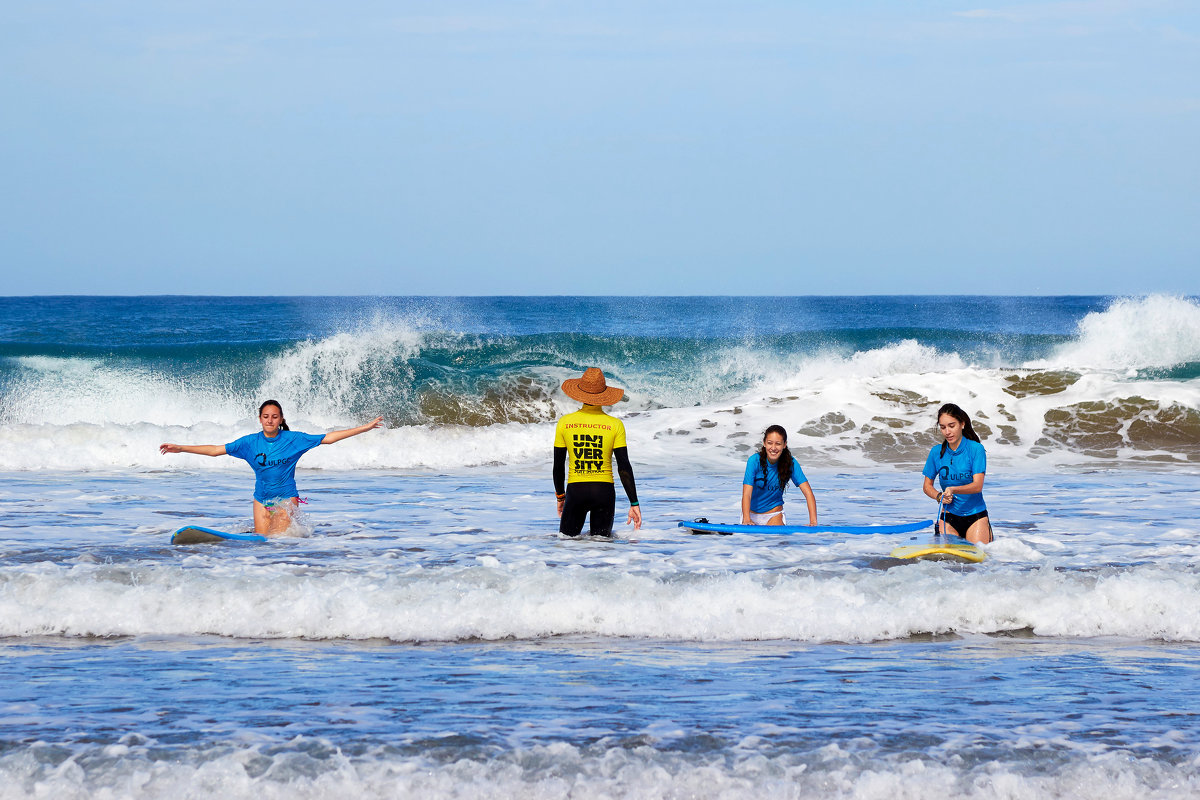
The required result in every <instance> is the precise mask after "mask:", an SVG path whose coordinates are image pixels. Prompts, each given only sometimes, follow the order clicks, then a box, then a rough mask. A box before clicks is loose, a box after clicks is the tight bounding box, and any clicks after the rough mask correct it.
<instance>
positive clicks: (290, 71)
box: [0, 0, 1200, 295]
mask: <svg viewBox="0 0 1200 800" xmlns="http://www.w3.org/2000/svg"><path fill="white" fill-rule="evenodd" d="M975 2H976V0H963V2H927V1H922V0H915V1H914V2H739V3H732V2H730V3H715V2H704V0H699V1H698V2H637V3H632V2H622V1H621V0H617V2H608V3H574V2H529V3H505V2H490V3H478V4H472V3H459V2H454V1H453V0H449V2H441V3H432V2H430V3H408V2H393V3H373V2H360V3H348V4H332V3H310V2H288V3H282V2H276V1H275V0H265V1H264V2H255V3H240V2H239V3H225V2H203V3H198V2H170V3H160V2H154V3H151V2H139V1H136V0H135V1H129V2H126V1H122V0H110V1H109V2H101V3H96V2H70V1H63V2H53V3H43V2H31V1H30V0H16V2H10V3H6V4H4V6H3V8H2V9H0V74H3V75H4V76H5V77H4V79H3V80H0V137H2V138H0V142H2V147H0V173H2V176H0V187H2V188H0V264H2V265H3V271H4V274H5V278H4V284H5V285H4V287H3V288H0V294H5V295H21V294H61V293H67V294H160V293H178V294H235V295H241V294H247V295H260V294H275V293H281V294H786V295H793V294H910V293H911V294H1142V293H1148V292H1170V293H1182V294H1197V293H1200V287H1198V286H1197V278H1196V276H1197V274H1200V224H1198V223H1197V220H1200V188H1198V187H1200V4H1198V3H1195V2H1194V1H1193V0H1187V2H1182V1H1181V2H1122V1H1121V0H1104V1H1103V2H1099V1H1097V2H1093V1H1091V0H1079V1H1078V2H1054V3H1039V2H1027V3H1014V4H1007V3H996V4H990V3H987V0H979V2H982V3H983V4H982V5H976V4H975Z"/></svg>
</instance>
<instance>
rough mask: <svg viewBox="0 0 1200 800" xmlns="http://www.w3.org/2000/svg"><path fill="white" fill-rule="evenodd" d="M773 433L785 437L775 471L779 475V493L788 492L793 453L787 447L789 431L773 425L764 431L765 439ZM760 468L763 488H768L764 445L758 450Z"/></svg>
mask: <svg viewBox="0 0 1200 800" xmlns="http://www.w3.org/2000/svg"><path fill="white" fill-rule="evenodd" d="M772 433H778V434H779V435H780V436H782V437H783V451H782V452H781V453H780V454H779V460H778V461H776V462H775V470H776V471H777V472H778V473H779V491H781V492H782V491H786V490H787V485H788V481H790V480H791V479H792V451H791V450H788V446H787V431H785V430H784V429H783V426H782V425H772V426H771V427H769V428H767V429H766V430H765V431H763V439H764V440H766V438H767V437H768V436H770V435H771V434H772ZM758 466H759V470H760V471H761V472H762V475H763V488H764V489H765V488H766V482H767V450H766V448H764V447H763V446H762V445H759V448H758Z"/></svg>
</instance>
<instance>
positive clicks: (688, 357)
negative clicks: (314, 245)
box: [0, 296, 1200, 798]
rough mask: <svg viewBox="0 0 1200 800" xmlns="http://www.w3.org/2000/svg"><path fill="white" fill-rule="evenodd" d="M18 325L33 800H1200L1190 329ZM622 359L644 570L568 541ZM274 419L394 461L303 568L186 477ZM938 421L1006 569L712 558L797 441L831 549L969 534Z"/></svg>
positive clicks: (219, 490)
mask: <svg viewBox="0 0 1200 800" xmlns="http://www.w3.org/2000/svg"><path fill="white" fill-rule="evenodd" d="M0 308H2V309H3V314H2V315H0V476H2V477H3V480H2V481H0V669H2V670H3V672H4V676H3V677H4V680H3V681H0V720H2V721H3V725H0V729H2V730H3V733H2V734H0V775H3V777H4V778H5V780H3V781H0V798H2V797H30V796H45V795H53V796H55V797H60V796H61V797H80V798H93V797H146V798H158V797H180V796H182V797H193V796H194V797H201V796H205V797H207V796H211V795H214V794H216V795H220V796H227V797H257V798H261V797H289V798H292V797H306V798H307V797H312V798H324V797H342V796H356V797H395V796H406V795H409V794H416V795H419V796H428V797H496V798H500V797H546V798H565V797H629V798H641V797H703V798H707V797H761V796H764V795H766V794H770V795H773V796H774V795H778V796H781V797H847V798H876V797H895V796H903V797H914V798H924V797H930V798H933V797H946V796H964V797H980V798H1000V797H1004V798H1009V797H1011V798H1022V797H1041V796H1056V797H1093V796H1096V795H1098V794H1100V795H1106V796H1112V797H1117V798H1122V797H1130V798H1132V797H1138V798H1142V797H1146V796H1153V797H1164V798H1173V797H1191V796H1195V794H1196V793H1197V791H1198V790H1200V714H1198V713H1197V712H1196V711H1194V710H1193V706H1194V700H1193V697H1194V694H1195V688H1196V679H1195V675H1196V669H1197V666H1200V540H1198V538H1197V537H1198V535H1200V483H1198V482H1197V480H1196V478H1197V472H1198V471H1200V470H1198V466H1200V304H1198V303H1197V301H1196V300H1195V299H1194V298H1184V297H1167V296H1152V297H1142V298H1021V297H1017V298H914V297H901V298H874V297H863V298H777V299H764V298H284V299H279V298H7V299H0ZM185 312H186V313H185ZM581 319H586V320H588V323H589V324H588V325H586V326H585V325H582V324H580V322H579V320H581ZM263 320H269V321H270V324H262V321H263ZM591 365H595V366H600V367H602V368H603V369H604V370H605V372H606V375H607V376H608V379H609V381H610V382H611V383H615V384H617V385H620V386H622V387H625V388H626V399H625V400H624V401H623V402H621V403H619V404H617V405H616V406H615V407H614V408H613V413H614V414H616V415H618V416H620V417H621V418H622V419H623V420H624V421H625V425H626V429H627V431H628V435H629V447H630V455H631V459H632V461H633V465H634V470H635V473H636V474H637V480H638V493H639V497H640V499H641V501H642V507H643V513H644V515H645V524H644V526H643V528H642V530H640V531H633V530H632V529H631V528H628V527H626V528H620V527H618V530H617V539H616V540H615V541H612V542H600V541H565V540H563V539H560V538H559V537H558V536H557V535H556V534H555V530H556V522H557V520H556V519H555V516H554V502H553V501H554V498H553V493H552V485H551V481H550V447H551V441H552V436H553V424H554V420H555V419H556V418H557V416H558V415H560V414H562V413H565V412H567V411H570V410H573V408H574V406H573V404H572V403H571V402H570V401H569V400H568V399H567V398H566V397H565V396H563V395H562V393H561V392H560V391H558V386H559V384H560V383H561V382H562V380H564V379H566V378H568V377H575V376H578V374H579V373H580V372H581V371H582V369H583V368H584V367H586V366H591ZM267 397H272V398H275V399H278V400H279V401H280V402H281V403H282V404H283V406H284V409H285V411H286V414H287V417H288V421H289V423H290V424H291V426H292V428H293V429H297V430H305V431H309V432H318V431H324V430H332V429H334V428H339V427H348V426H350V425H354V424H358V423H361V422H363V421H365V420H367V419H370V418H371V417H373V416H375V415H376V414H381V415H383V416H384V418H385V420H386V423H387V428H386V429H384V430H378V431H372V432H369V433H367V434H364V435H362V436H359V437H355V438H353V439H350V440H347V441H345V442H341V443H339V444H337V445H336V446H331V447H320V448H317V449H316V450H314V451H312V452H310V453H309V454H307V455H306V456H305V457H304V459H303V460H302V461H301V468H300V469H299V470H298V473H297V479H298V483H299V486H300V491H301V494H302V496H304V497H305V498H306V500H307V503H306V504H305V505H304V506H302V509H303V511H302V516H301V519H300V522H299V525H298V526H297V528H296V529H295V530H294V531H293V532H292V533H293V534H294V535H292V536H289V537H286V538H281V539H278V540H274V541H271V542H268V543H267V544H262V545H209V546H188V547H172V546H171V545H169V543H168V542H169V538H170V533H171V531H172V530H174V529H175V528H177V527H179V526H181V525H183V524H201V525H208V526H210V527H216V528H222V529H227V530H246V529H248V528H249V527H250V513H249V512H250V503H249V493H250V489H251V486H252V483H253V478H252V475H251V474H250V471H249V470H248V469H247V468H246V467H245V465H244V464H243V463H242V462H240V461H237V460H235V459H231V458H206V457H201V456H188V455H175V456H162V455H160V454H159V452H158V445H159V443H161V442H163V441H177V442H191V443H225V442H228V441H232V440H233V439H234V438H237V437H238V436H241V435H243V434H245V433H249V432H252V431H253V430H255V428H256V425H255V420H254V413H255V410H256V408H257V405H258V403H259V402H261V401H262V400H264V399H267ZM942 402H956V403H958V404H959V405H961V406H963V407H964V408H965V409H966V410H967V411H968V412H969V413H970V414H971V415H972V417H973V418H974V419H975V420H976V427H977V428H978V429H979V430H980V433H981V434H982V435H983V439H984V445H985V447H986V448H987V452H988V464H989V468H988V478H987V485H986V489H985V495H986V497H987V502H988V507H989V510H990V513H991V518H992V521H993V525H994V527H995V529H996V533H997V539H996V541H995V542H994V543H993V544H991V545H988V546H987V551H988V556H989V557H988V560H987V561H985V562H984V563H983V564H980V565H977V566H974V565H973V566H955V565H945V564H937V563H918V564H897V563H896V562H895V561H894V560H892V559H889V558H887V553H888V552H889V550H890V549H891V548H892V547H893V546H895V544H898V543H899V541H898V539H897V537H895V536H888V535H883V534H877V535H862V536H824V535H822V536H811V537H805V536H791V537H779V536H730V537H718V536H691V535H689V534H687V533H686V532H685V531H684V530H683V529H680V528H679V527H678V526H677V522H678V521H679V520H684V519H692V518H694V517H699V516H705V517H708V518H709V519H713V520H732V519H734V518H735V516H736V514H737V509H738V502H739V500H740V489H741V487H740V478H741V474H742V469H743V467H744V464H745V460H746V458H747V457H748V456H749V455H750V454H751V453H753V452H754V448H755V447H756V445H757V443H758V441H759V439H760V438H761V434H762V430H763V429H764V428H765V427H766V426H767V425H768V424H772V423H779V424H783V425H784V426H785V427H786V428H787V429H788V431H789V444H790V446H791V448H792V450H793V452H794V453H795V454H796V457H797V458H798V459H799V460H800V462H801V463H802V465H803V467H804V470H805V473H806V475H807V476H808V477H809V479H810V482H811V484H812V487H813V489H814V491H815V493H816V497H817V502H818V508H819V512H820V517H821V520H822V521H823V522H829V523H835V524H846V525H870V524H884V523H895V522H906V521H914V520H920V519H930V518H932V516H933V514H934V513H936V507H935V506H932V504H931V503H930V502H929V501H928V500H927V499H926V498H925V497H924V496H923V495H922V494H921V493H920V488H919V487H920V483H921V477H920V474H919V472H920V467H921V464H922V463H923V461H924V456H925V453H927V452H928V449H929V448H930V447H931V446H933V444H934V443H935V442H936V441H937V439H936V437H935V434H936V428H935V425H934V419H933V414H934V413H935V411H936V409H937V406H938V405H940V404H941V403H942ZM790 502H795V499H793V500H792V501H790ZM618 517H619V519H623V518H624V513H623V500H619V501H618Z"/></svg>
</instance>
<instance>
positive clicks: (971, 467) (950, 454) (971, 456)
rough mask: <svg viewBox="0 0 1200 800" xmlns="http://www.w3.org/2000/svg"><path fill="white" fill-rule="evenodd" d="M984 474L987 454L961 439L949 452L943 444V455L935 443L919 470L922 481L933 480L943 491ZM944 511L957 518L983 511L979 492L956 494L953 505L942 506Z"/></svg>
mask: <svg viewBox="0 0 1200 800" xmlns="http://www.w3.org/2000/svg"><path fill="white" fill-rule="evenodd" d="M986 472H987V453H985V452H984V451H983V445H981V444H980V443H979V442H976V441H973V440H971V439H968V438H966V437H965V436H964V437H963V439H962V440H961V441H960V442H959V443H958V449H957V450H951V449H950V447H949V445H947V446H946V453H945V455H942V446H941V445H940V444H935V445H934V446H933V449H932V450H930V451H929V458H927V459H925V469H923V470H921V474H922V475H924V476H925V477H926V478H929V479H930V480H932V479H934V478H937V479H938V480H939V481H940V482H941V485H942V489H943V490H944V489H945V488H946V487H948V486H966V485H967V484H969V483H970V482H971V481H973V480H975V476H976V475H978V474H980V473H986ZM946 511H948V512H950V513H951V514H957V515H958V516H960V517H965V516H967V515H969V514H978V513H979V512H981V511H987V506H986V505H985V504H984V502H983V492H980V493H979V494H956V495H955V496H954V502H953V503H950V504H949V505H947V506H946Z"/></svg>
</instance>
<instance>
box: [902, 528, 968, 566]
mask: <svg viewBox="0 0 1200 800" xmlns="http://www.w3.org/2000/svg"><path fill="white" fill-rule="evenodd" d="M890 555H891V556H892V558H905V559H912V560H913V561H916V560H918V559H920V560H925V561H958V562H962V563H971V564H978V563H979V562H980V561H983V560H984V559H985V558H987V553H985V552H984V551H983V548H981V547H979V546H977V545H973V544H971V543H970V542H968V541H967V540H966V539H964V538H962V537H961V536H944V535H942V534H936V533H933V534H929V535H926V536H917V537H914V538H912V539H909V543H908V544H902V545H900V546H899V547H897V548H896V549H895V550H893V551H892V552H891V553H890Z"/></svg>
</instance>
